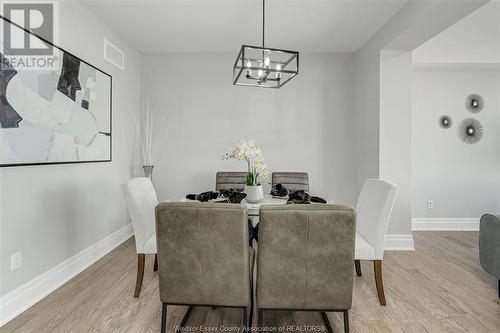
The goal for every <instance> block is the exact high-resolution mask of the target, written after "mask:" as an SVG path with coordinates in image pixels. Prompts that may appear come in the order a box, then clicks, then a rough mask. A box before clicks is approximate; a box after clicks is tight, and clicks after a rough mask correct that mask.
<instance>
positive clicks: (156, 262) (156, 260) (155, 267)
mask: <svg viewBox="0 0 500 333" xmlns="http://www.w3.org/2000/svg"><path fill="white" fill-rule="evenodd" d="M157 270H158V254H155V263H154V265H153V271H155V272H156V271H157Z"/></svg>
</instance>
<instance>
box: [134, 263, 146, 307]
mask: <svg viewBox="0 0 500 333" xmlns="http://www.w3.org/2000/svg"><path fill="white" fill-rule="evenodd" d="M145 261H146V255H145V254H144V253H139V254H137V280H136V282H135V292H134V298H137V297H139V295H140V294H141V288H142V278H143V277H144V262H145Z"/></svg>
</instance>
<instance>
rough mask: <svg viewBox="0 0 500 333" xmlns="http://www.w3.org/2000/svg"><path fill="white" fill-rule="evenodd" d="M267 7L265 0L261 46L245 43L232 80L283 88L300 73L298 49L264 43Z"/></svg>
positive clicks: (246, 84) (235, 82)
mask: <svg viewBox="0 0 500 333" xmlns="http://www.w3.org/2000/svg"><path fill="white" fill-rule="evenodd" d="M265 11H266V3H265V0H262V46H250V45H242V46H241V49H240V52H239V53H238V57H237V58H236V61H235V62H234V66H233V84H234V85H237V86H251V87H261V88H276V89H277V88H281V87H282V86H283V85H284V84H285V83H287V82H288V81H290V80H291V79H292V78H293V77H294V76H295V75H297V74H298V73H299V52H298V51H289V50H282V49H273V48H269V47H265V44H264V41H265V39H264V38H265Z"/></svg>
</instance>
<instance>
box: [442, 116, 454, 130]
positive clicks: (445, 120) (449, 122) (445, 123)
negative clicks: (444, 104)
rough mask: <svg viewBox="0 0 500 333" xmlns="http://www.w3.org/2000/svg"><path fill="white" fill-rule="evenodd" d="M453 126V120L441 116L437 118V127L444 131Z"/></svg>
mask: <svg viewBox="0 0 500 333" xmlns="http://www.w3.org/2000/svg"><path fill="white" fill-rule="evenodd" d="M452 124H453V120H452V119H451V117H450V116H447V115H443V116H441V117H439V126H440V127H441V128H444V129H448V128H450V127H451V125H452Z"/></svg>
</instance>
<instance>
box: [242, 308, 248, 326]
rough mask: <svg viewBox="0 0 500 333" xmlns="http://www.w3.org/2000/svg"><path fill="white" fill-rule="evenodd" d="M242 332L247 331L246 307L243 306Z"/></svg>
mask: <svg viewBox="0 0 500 333" xmlns="http://www.w3.org/2000/svg"><path fill="white" fill-rule="evenodd" d="M243 332H248V308H243Z"/></svg>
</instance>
